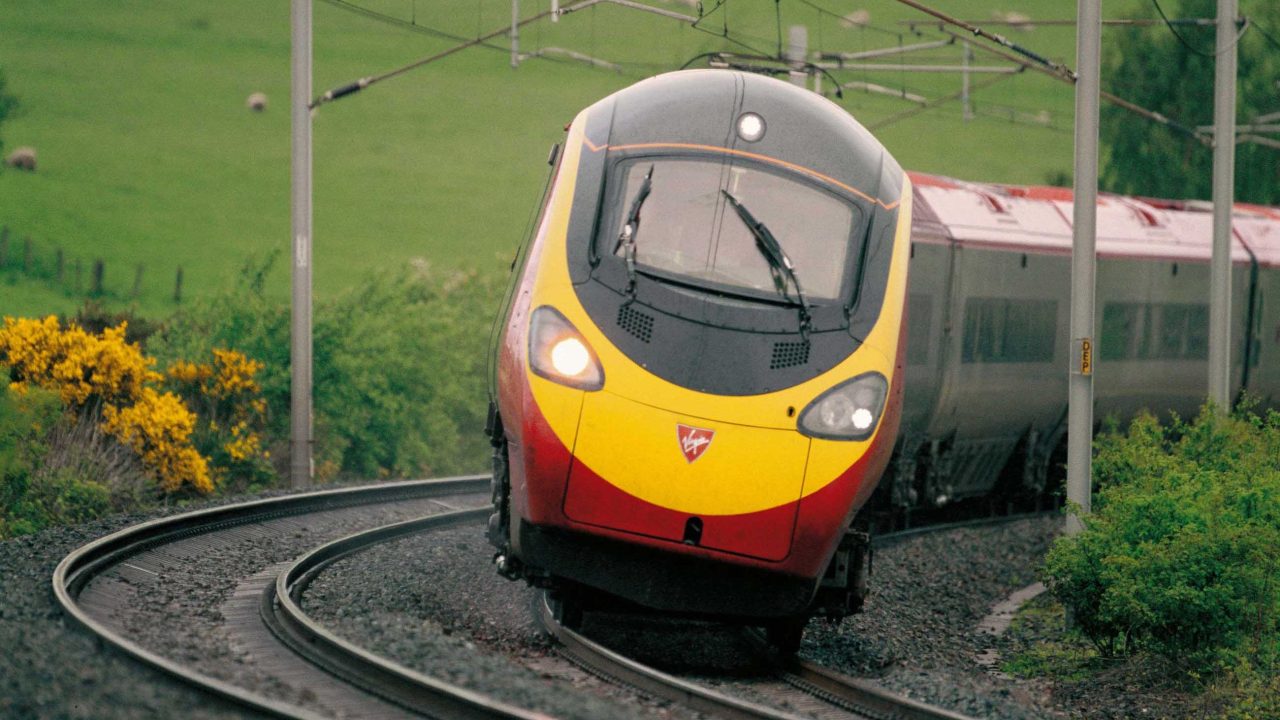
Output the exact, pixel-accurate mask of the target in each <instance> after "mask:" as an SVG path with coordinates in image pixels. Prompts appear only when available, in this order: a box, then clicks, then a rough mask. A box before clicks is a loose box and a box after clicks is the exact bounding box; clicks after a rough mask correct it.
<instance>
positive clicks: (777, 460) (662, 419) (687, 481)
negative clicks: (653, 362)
mask: <svg viewBox="0 0 1280 720" xmlns="http://www.w3.org/2000/svg"><path fill="white" fill-rule="evenodd" d="M680 425H684V426H686V429H685V430H684V431H681V430H680V429H679V426H680ZM709 433H714V435H711V436H710V441H709V442H706V440H707V438H708V436H709ZM808 452H809V440H808V438H805V437H804V436H802V435H800V434H799V433H797V432H795V431H794V430H774V429H768V428H759V427H750V426H746V425H734V424H731V423H723V422H715V421H711V420H706V419H702V418H697V417H692V416H689V415H681V414H677V413H673V412H669V411H666V410H662V409H660V408H656V407H652V406H649V405H645V404H643V403H638V402H634V401H631V400H627V399H625V398H621V397H619V396H617V395H614V394H613V393H610V392H609V391H608V390H605V391H602V392H594V393H586V397H585V398H584V401H583V406H582V419H581V423H580V424H579V426H578V437H577V445H576V447H575V448H574V454H575V455H576V456H577V459H576V462H575V472H576V468H577V467H578V466H579V464H582V465H586V467H587V468H589V469H590V470H591V471H593V472H595V473H596V474H597V475H599V476H601V477H603V478H605V479H606V480H607V482H609V483H610V484H611V485H613V486H615V487H617V488H618V489H620V490H622V491H623V492H626V493H627V494H629V495H632V496H635V497H638V498H640V499H641V500H644V501H646V502H649V503H652V504H654V505H658V506H660V507H663V508H667V509H669V510H675V511H677V512H685V513H690V514H695V515H736V514H742V513H751V512H756V511H759V510H767V509H769V508H773V507H778V506H779V505H784V504H786V503H791V502H795V501H796V500H798V499H799V498H800V493H801V491H802V489H803V484H804V469H805V459H806V457H807V456H808ZM573 492H574V477H573V476H572V475H571V476H570V479H569V493H570V494H572V493H573Z"/></svg>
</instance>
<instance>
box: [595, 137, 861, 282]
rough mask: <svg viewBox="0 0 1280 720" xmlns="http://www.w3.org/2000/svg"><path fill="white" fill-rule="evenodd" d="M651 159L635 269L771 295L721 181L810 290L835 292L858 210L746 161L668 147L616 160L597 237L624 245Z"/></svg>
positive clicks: (765, 272)
mask: <svg viewBox="0 0 1280 720" xmlns="http://www.w3.org/2000/svg"><path fill="white" fill-rule="evenodd" d="M650 168H653V177H652V181H651V192H650V195H649V197H647V198H645V199H644V202H643V205H642V206H641V208H640V222H639V223H638V227H637V228H636V232H635V262H636V265H637V266H638V267H639V268H640V269H641V271H646V270H647V271H656V274H667V275H673V276H679V277H680V278H682V279H686V280H692V281H694V282H695V283H700V284H707V285H713V286H727V287H728V288H730V289H740V290H746V291H748V294H751V295H762V296H767V297H770V298H777V297H778V292H777V289H776V286H775V283H774V279H773V275H772V272H771V269H770V265H769V262H768V260H766V258H765V256H764V255H762V254H761V252H760V250H759V249H758V248H757V247H756V240H755V238H754V237H753V235H752V233H751V230H750V228H748V227H747V225H746V224H745V223H744V222H743V220H742V219H741V218H740V217H738V215H737V214H736V213H735V212H734V209H733V208H732V207H731V206H730V205H729V204H728V201H727V200H726V196H725V194H724V192H722V190H723V191H726V192H728V193H729V194H731V195H733V196H734V197H735V198H737V199H738V200H739V201H740V202H741V203H742V205H744V206H745V207H747V208H750V212H751V214H752V215H753V216H754V217H755V218H757V219H758V220H759V221H760V222H761V223H763V224H764V225H766V226H767V227H768V228H769V230H770V231H771V232H772V233H773V235H774V236H775V237H776V238H777V240H778V243H779V244H780V245H781V246H782V249H783V251H784V252H785V253H786V255H787V256H788V257H789V258H790V259H791V261H792V262H793V263H794V266H795V273H796V276H797V277H798V278H799V280H800V283H801V284H802V285H803V287H804V291H805V294H806V295H807V296H808V297H809V299H810V300H837V299H839V298H841V297H842V293H841V288H842V287H843V285H844V279H845V275H846V273H847V271H848V269H849V263H848V256H849V248H850V246H851V244H852V239H853V237H854V231H855V229H856V228H857V227H858V226H859V225H860V224H861V223H860V219H861V213H860V211H859V210H858V208H857V207H856V206H854V205H853V204H851V203H849V202H847V201H845V200H843V199H841V198H840V197H838V196H836V195H834V194H832V193H829V192H826V191H824V190H821V189H819V188H818V187H817V186H815V185H812V184H809V183H806V182H804V181H801V180H799V179H793V178H789V177H785V176H783V175H781V174H779V173H776V172H771V171H769V170H766V169H764V168H762V167H759V166H755V165H747V166H744V165H737V164H726V163H724V162H722V161H719V160H713V159H699V158H669V157H668V158H643V159H635V160H630V161H626V162H624V163H622V164H621V165H620V168H619V170H618V171H616V174H615V177H616V178H618V180H619V181H620V182H618V183H615V188H614V189H612V191H611V192H610V195H611V196H612V198H613V202H612V205H613V207H614V208H615V210H614V212H613V214H612V218H613V220H612V222H610V223H609V224H608V225H606V230H605V235H604V237H602V238H601V239H600V243H601V245H602V246H603V247H606V248H609V249H613V248H614V247H615V245H617V249H616V251H615V252H616V254H617V255H619V256H622V255H623V253H624V252H625V247H624V245H625V244H624V243H618V242H617V239H618V238H619V236H620V235H621V233H622V232H623V226H624V225H625V224H626V222H627V217H626V216H627V214H628V212H627V211H628V209H629V208H630V207H632V205H633V202H634V199H635V198H636V197H637V196H638V195H639V193H640V190H641V188H642V186H643V184H644V178H645V175H646V173H648V172H649V170H650ZM617 185H621V190H620V191H618V189H617ZM610 228H611V229H610Z"/></svg>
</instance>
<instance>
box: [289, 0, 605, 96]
mask: <svg viewBox="0 0 1280 720" xmlns="http://www.w3.org/2000/svg"><path fill="white" fill-rule="evenodd" d="M587 1H588V2H590V0H587ZM562 12H564V10H562ZM550 15H551V11H550V10H543V11H542V12H539V13H537V14H535V15H531V16H529V17H527V18H524V19H523V20H520V21H518V22H516V23H513V24H508V25H503V26H502V27H500V28H498V29H497V30H494V31H492V32H489V33H485V34H483V35H481V36H479V37H477V38H475V39H474V40H468V41H466V42H463V43H460V44H458V45H454V46H453V47H451V48H448V49H446V50H442V51H440V52H438V53H436V54H434V55H430V56H427V57H425V58H422V59H421V60H415V61H414V62H411V63H409V64H408V65H402V66H400V67H398V68H395V69H394V70H388V71H387V72H384V73H381V74H379V75H370V76H368V77H362V78H360V79H359V80H356V81H355V82H352V83H348V84H346V85H343V86H341V87H337V88H334V89H333V90H329V91H328V92H326V93H324V94H322V95H319V96H317V97H316V98H315V99H314V100H312V101H311V102H310V103H309V104H308V105H307V107H308V108H309V109H311V110H314V109H315V108H317V107H319V106H321V105H323V104H325V103H328V102H333V101H334V100H338V99H339V98H343V97H346V96H347V95H351V94H352V93H357V92H360V91H361V90H363V89H365V88H367V87H369V86H370V85H374V84H377V83H380V82H382V81H383V80H390V79H391V78H393V77H397V76H399V75H403V74H405V73H407V72H409V71H410V70H415V69H417V68H420V67H422V66H424V65H429V64H431V63H433V62H436V61H437V60H442V59H444V58H446V57H449V56H450V55H453V54H454V53H456V52H459V51H461V50H466V49H467V48H471V47H476V46H477V45H483V44H484V43H486V42H488V41H489V40H492V39H494V38H496V37H501V36H503V35H506V34H507V33H509V32H511V29H512V27H516V28H521V27H524V26H525V25H528V24H529V23H531V22H537V21H538V20H541V19H543V18H545V17H549V16H550Z"/></svg>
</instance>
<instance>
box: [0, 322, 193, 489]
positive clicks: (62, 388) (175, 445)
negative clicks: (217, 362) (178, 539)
mask: <svg viewBox="0 0 1280 720" xmlns="http://www.w3.org/2000/svg"><path fill="white" fill-rule="evenodd" d="M126 328H127V326H126V324H125V323H121V324H120V325H119V326H117V327H114V328H107V329H105V330H103V331H102V334H101V335H95V334H93V333H89V332H86V331H85V330H84V329H83V328H81V327H79V326H77V325H70V326H69V327H67V328H62V327H61V326H60V324H59V323H58V319H57V318H56V317H55V316H52V315H50V316H49V317H46V318H43V319H40V320H33V319H27V318H11V317H6V318H5V319H4V327H3V328H0V363H3V364H5V365H8V367H9V374H10V379H11V382H10V384H9V387H10V389H12V390H15V391H17V392H20V393H21V392H25V391H26V389H27V388H28V387H30V386H32V385H34V386H37V387H41V388H46V389H49V390H53V391H56V392H57V393H58V394H59V395H60V397H61V398H62V401H63V403H65V404H66V405H67V406H68V407H69V408H70V409H71V410H73V411H76V412H82V413H83V412H88V413H92V412H95V407H100V408H101V412H102V418H103V422H102V428H103V430H104V431H105V432H107V433H108V434H110V435H112V436H114V437H116V438H117V439H118V440H119V441H120V442H121V443H122V444H124V445H125V446H127V447H129V448H130V449H132V450H133V451H134V452H135V453H136V454H137V455H138V457H139V458H140V459H141V460H142V463H143V465H144V466H145V467H147V468H148V469H149V470H150V471H151V472H152V473H154V474H155V476H156V478H157V480H158V481H159V482H160V487H161V488H162V489H164V490H165V491H166V492H172V491H174V490H177V489H178V488H179V487H181V486H182V485H183V484H188V485H190V486H191V487H193V488H195V489H196V490H198V491H200V492H209V491H211V490H212V489H213V481H212V479H211V476H210V473H209V464H208V461H207V460H206V459H205V458H204V456H202V455H201V454H200V453H199V452H198V451H197V450H196V449H195V447H194V446H193V445H192V442H191V432H192V429H193V428H194V427H195V422H196V417H195V414H194V413H192V412H191V410H190V409H188V408H187V406H186V405H185V404H183V402H182V400H181V399H180V398H179V397H178V396H176V395H174V394H172V393H164V394H163V395H161V394H159V393H157V392H156V391H155V389H153V388H151V387H149V385H151V384H154V383H158V382H159V381H160V380H162V379H163V376H161V375H160V374H159V373H157V372H155V371H154V370H153V369H152V366H153V365H154V364H155V361H154V360H152V359H151V358H148V357H147V356H145V355H143V354H142V350H141V349H140V348H139V347H138V346H137V345H134V344H132V343H129V342H126V341H125V330H126ZM196 372H197V373H198V372H199V370H198V366H197V370H196Z"/></svg>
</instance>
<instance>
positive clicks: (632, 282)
mask: <svg viewBox="0 0 1280 720" xmlns="http://www.w3.org/2000/svg"><path fill="white" fill-rule="evenodd" d="M651 190H653V166H652V165H650V166H649V172H647V173H645V175H644V180H642V181H641V182H640V189H639V190H637V191H636V197H635V199H634V200H632V201H631V211H630V212H628V213H627V222H626V223H624V224H623V226H622V232H620V233H618V242H617V243H615V244H614V246H613V254H614V255H617V254H618V250H622V251H623V252H622V257H623V259H624V260H625V261H626V263H627V297H628V298H630V299H632V300H635V299H636V233H637V232H639V230H640V208H641V207H642V206H643V205H644V201H645V200H647V199H648V198H649V192H650V191H651Z"/></svg>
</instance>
